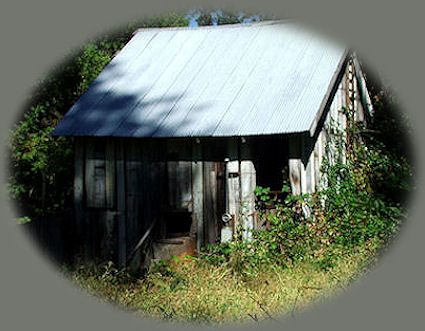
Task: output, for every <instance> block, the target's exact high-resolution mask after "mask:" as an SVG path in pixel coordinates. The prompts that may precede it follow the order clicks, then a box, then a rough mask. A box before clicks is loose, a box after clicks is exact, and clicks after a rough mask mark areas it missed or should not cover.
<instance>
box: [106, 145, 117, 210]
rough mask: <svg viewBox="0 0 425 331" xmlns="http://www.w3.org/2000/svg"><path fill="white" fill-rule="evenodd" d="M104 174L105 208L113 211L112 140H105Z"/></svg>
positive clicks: (113, 173) (113, 162) (113, 155)
mask: <svg viewBox="0 0 425 331" xmlns="http://www.w3.org/2000/svg"><path fill="white" fill-rule="evenodd" d="M105 173H106V179H105V180H106V183H105V186H106V207H107V208H109V209H113V208H115V146H114V141H113V140H112V139H107V140H106V151H105Z"/></svg>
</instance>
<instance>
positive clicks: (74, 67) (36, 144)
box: [8, 13, 188, 218]
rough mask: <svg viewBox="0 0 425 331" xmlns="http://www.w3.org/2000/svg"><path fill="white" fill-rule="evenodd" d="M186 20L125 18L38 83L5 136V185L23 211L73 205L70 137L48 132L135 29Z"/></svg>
mask: <svg viewBox="0 0 425 331" xmlns="http://www.w3.org/2000/svg"><path fill="white" fill-rule="evenodd" d="M187 24H188V20H187V18H186V17H185V16H184V15H182V14H175V13H173V14H169V15H165V16H161V17H155V18H151V19H148V20H145V21H143V22H136V23H132V24H129V25H128V26H126V27H124V28H122V29H120V30H119V31H117V32H114V33H110V34H107V35H105V36H104V37H102V38H100V39H95V40H90V41H89V42H88V43H87V44H85V45H84V46H83V47H81V48H80V49H78V50H76V51H75V52H73V54H70V56H69V58H68V60H67V61H65V62H63V63H61V64H60V65H58V66H57V67H56V68H55V69H54V70H53V71H52V72H51V73H49V74H48V75H47V76H46V77H45V78H43V79H42V80H41V81H40V82H39V83H38V86H37V88H36V91H35V92H34V94H33V95H32V96H31V98H30V100H29V102H28V104H27V105H26V107H25V110H24V112H23V116H22V118H21V119H20V121H19V122H18V123H17V124H16V125H15V127H14V128H13V130H12V132H11V135H10V140H9V147H10V176H9V178H10V180H9V185H8V187H9V192H10V194H11V197H12V198H13V200H15V201H16V202H17V204H18V206H17V207H18V210H19V211H20V213H21V215H22V216H23V215H25V216H27V217H28V216H29V217H31V218H32V217H37V216H42V215H43V216H44V215H49V214H58V213H66V212H68V211H70V210H71V209H72V182H73V144H72V139H70V138H65V137H59V138H53V137H51V136H50V133H51V131H52V130H53V129H54V127H55V126H56V125H57V124H58V122H59V121H60V120H61V118H62V117H63V116H64V115H65V113H66V112H67V111H68V110H69V109H70V107H71V106H72V105H73V104H74V103H75V102H76V101H77V99H78V98H79V97H80V96H81V95H82V94H83V93H84V92H85V91H86V90H87V89H88V87H89V86H90V84H91V82H92V81H93V80H94V79H95V78H96V77H97V76H98V75H99V73H100V72H101V71H102V70H103V68H104V67H105V66H106V65H107V64H108V63H109V62H110V61H111V60H112V58H113V57H114V55H115V54H116V52H118V51H119V50H120V49H121V48H122V47H123V46H124V45H125V44H126V43H127V42H128V40H129V39H130V38H131V36H132V33H133V32H134V30H136V29H137V28H138V27H163V26H187Z"/></svg>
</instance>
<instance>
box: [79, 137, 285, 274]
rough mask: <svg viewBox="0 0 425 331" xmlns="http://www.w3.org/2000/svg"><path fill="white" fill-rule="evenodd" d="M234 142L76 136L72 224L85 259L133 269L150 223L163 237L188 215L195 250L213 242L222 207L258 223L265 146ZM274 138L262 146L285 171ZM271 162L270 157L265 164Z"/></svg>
mask: <svg viewBox="0 0 425 331" xmlns="http://www.w3.org/2000/svg"><path fill="white" fill-rule="evenodd" d="M238 139H239V138H234V139H222V140H220V139H203V140H202V141H199V140H190V139H124V138H77V139H76V158H75V187H74V189H75V207H76V208H75V210H76V225H77V227H76V228H77V233H78V235H79V238H80V239H81V243H82V246H83V248H84V255H85V256H86V259H88V260H96V259H99V260H101V261H107V260H110V261H114V262H117V263H119V264H130V265H131V264H133V265H134V266H135V267H137V265H138V263H140V261H142V260H143V250H142V249H136V250H135V248H136V247H137V245H138V243H139V241H140V239H141V238H142V237H143V235H144V233H145V232H146V231H147V230H148V229H149V228H150V227H151V225H152V224H153V222H154V221H156V226H155V228H154V231H153V232H152V234H153V235H154V236H155V237H157V238H165V237H166V236H167V234H168V232H169V230H170V228H173V231H176V230H175V229H176V227H175V225H176V224H171V225H172V226H170V222H186V223H187V220H188V218H187V217H191V221H190V220H189V222H191V224H190V227H189V228H188V227H187V226H186V227H185V228H184V231H189V233H190V235H191V236H193V238H196V239H197V242H198V243H197V247H198V249H199V248H200V247H201V246H203V245H205V244H207V243H209V244H214V243H215V242H216V241H217V239H218V238H219V237H220V230H221V226H222V222H221V216H222V214H223V213H224V212H225V211H226V207H227V208H230V209H229V212H231V213H235V215H234V218H235V223H237V224H241V225H244V224H245V225H247V226H248V227H250V228H253V227H255V226H254V225H253V222H254V219H255V215H254V199H255V197H254V195H253V190H254V188H255V185H256V184H255V183H256V178H255V176H256V174H255V166H254V164H257V167H259V166H258V164H259V162H261V158H262V157H257V158H255V156H254V154H255V153H256V150H257V152H258V151H262V153H263V154H264V152H265V150H262V149H261V144H262V142H261V141H257V142H256V143H255V144H254V142H253V141H249V140H248V141H245V142H244V144H241V143H240V142H238ZM273 141H274V143H275V144H277V145H276V146H275V147H273V146H270V141H269V140H267V141H266V142H267V144H269V145H268V146H267V150H269V149H270V148H271V149H272V150H273V152H275V153H276V163H277V165H276V166H277V167H280V166H282V168H283V167H284V164H281V163H284V160H285V158H286V159H287V155H280V154H282V153H283V154H286V150H287V142H284V141H283V140H281V139H278V140H276V139H274V140H273ZM263 143H264V141H263ZM282 144H283V145H282ZM260 154H261V153H260ZM260 156H261V155H260ZM225 159H226V160H225ZM251 159H254V161H252V160H251ZM273 160H274V157H273V156H269V157H267V158H266V161H265V162H272V161H273ZM226 167H227V172H228V176H229V177H228V178H227V182H226V178H225V174H226ZM262 168H264V169H265V170H264V171H269V169H270V167H269V166H265V167H262ZM263 177H264V176H263ZM266 177H267V176H266ZM226 191H228V194H229V195H230V196H229V201H228V206H226V203H225V202H226V199H225V193H226ZM251 191H252V192H251ZM242 200H244V201H242ZM245 200H247V201H245ZM248 200H249V201H248ZM241 206H243V208H242V207H241ZM239 211H240V212H241V213H242V212H243V213H244V215H245V216H243V217H239V215H237V214H238V213H239ZM188 215H190V216H188ZM167 227H168V228H169V229H168V230H167ZM130 258H131V259H130Z"/></svg>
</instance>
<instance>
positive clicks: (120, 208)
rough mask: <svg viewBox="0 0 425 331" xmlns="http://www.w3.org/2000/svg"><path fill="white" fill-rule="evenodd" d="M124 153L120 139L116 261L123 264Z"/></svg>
mask: <svg viewBox="0 0 425 331" xmlns="http://www.w3.org/2000/svg"><path fill="white" fill-rule="evenodd" d="M125 191H126V188H125V153H124V142H123V140H122V139H120V140H119V141H118V144H117V211H118V263H119V264H120V265H121V266H123V265H125V263H126V260H127V246H126V194H125Z"/></svg>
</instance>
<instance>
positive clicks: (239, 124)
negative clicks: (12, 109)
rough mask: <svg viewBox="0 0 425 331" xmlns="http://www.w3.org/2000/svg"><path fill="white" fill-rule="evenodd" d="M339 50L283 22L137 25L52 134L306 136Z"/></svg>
mask: <svg viewBox="0 0 425 331" xmlns="http://www.w3.org/2000/svg"><path fill="white" fill-rule="evenodd" d="M344 54H345V50H344V48H343V47H341V46H339V45H337V44H334V43H332V42H330V41H328V40H325V39H323V38H322V37H319V36H317V35H315V34H313V33H312V32H311V31H308V30H306V29H304V28H302V27H301V26H299V25H298V24H296V23H294V22H292V21H286V22H273V23H267V24H265V23H259V24H258V23H257V24H241V25H226V26H218V27H201V28H165V29H141V30H138V31H137V32H136V33H135V35H134V37H133V38H132V39H131V40H130V41H129V43H128V44H127V45H126V46H125V47H124V48H123V49H122V50H121V52H120V53H119V54H118V55H117V56H116V57H115V58H114V59H113V60H112V61H111V62H110V63H109V64H108V65H107V66H106V67H105V69H104V70H103V71H102V73H101V74H100V75H99V76H98V78H96V79H95V80H94V81H93V83H92V84H91V86H90V88H89V89H88V91H87V92H86V93H85V94H84V95H83V96H82V97H81V98H80V99H79V100H78V101H77V102H76V103H75V105H74V106H73V107H72V108H71V109H70V111H69V112H68V113H67V114H66V115H65V117H64V118H63V120H62V121H61V122H60V123H59V125H58V126H57V127H56V129H55V130H54V131H53V135H56V136H60V135H68V136H121V137H191V136H192V137H204V136H247V135H259V134H278V133H290V132H302V131H307V130H309V128H310V126H311V125H312V123H313V120H314V118H315V116H316V114H317V113H318V111H319V109H320V106H321V104H322V101H323V99H324V97H325V96H326V92H327V90H328V88H329V85H330V84H331V81H332V78H333V77H335V75H336V74H337V71H338V70H339V69H338V68H339V65H340V63H341V62H342V61H343V60H344V56H345V55H344Z"/></svg>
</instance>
